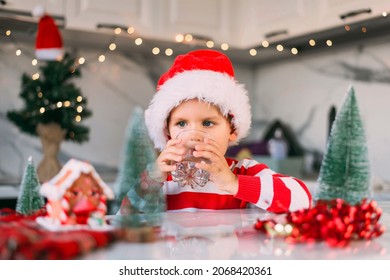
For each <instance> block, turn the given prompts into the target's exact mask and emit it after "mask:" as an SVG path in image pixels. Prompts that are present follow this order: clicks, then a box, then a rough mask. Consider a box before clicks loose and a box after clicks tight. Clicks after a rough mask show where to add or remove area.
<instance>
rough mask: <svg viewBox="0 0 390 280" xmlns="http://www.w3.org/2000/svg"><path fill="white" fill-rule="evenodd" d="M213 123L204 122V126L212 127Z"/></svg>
mask: <svg viewBox="0 0 390 280" xmlns="http://www.w3.org/2000/svg"><path fill="white" fill-rule="evenodd" d="M212 125H213V123H212V122H211V121H204V122H203V126H212Z"/></svg>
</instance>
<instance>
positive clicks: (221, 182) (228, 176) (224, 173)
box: [193, 139, 238, 195]
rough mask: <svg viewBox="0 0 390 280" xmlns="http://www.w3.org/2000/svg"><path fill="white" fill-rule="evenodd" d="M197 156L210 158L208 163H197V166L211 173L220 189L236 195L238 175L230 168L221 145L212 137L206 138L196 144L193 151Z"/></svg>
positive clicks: (212, 178)
mask: <svg viewBox="0 0 390 280" xmlns="http://www.w3.org/2000/svg"><path fill="white" fill-rule="evenodd" d="M193 155H194V156H195V157H203V158H205V159H208V161H209V162H208V163H206V162H201V163H196V165H195V166H196V167H197V168H201V169H203V170H206V171H208V172H209V173H210V176H211V180H212V181H213V182H214V183H215V184H216V185H217V187H218V188H219V189H220V190H223V191H227V192H229V193H231V194H233V195H235V194H236V193H237V191H238V180H237V176H236V175H234V174H233V172H232V171H231V170H230V168H229V165H228V164H227V162H226V159H225V155H224V153H223V152H222V151H221V150H220V148H219V145H218V143H217V142H216V141H214V140H212V139H205V141H204V143H201V144H198V145H196V146H195V151H194V153H193Z"/></svg>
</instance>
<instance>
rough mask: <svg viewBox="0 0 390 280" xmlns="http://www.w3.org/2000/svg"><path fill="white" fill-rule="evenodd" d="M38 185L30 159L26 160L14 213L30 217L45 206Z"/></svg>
mask: <svg viewBox="0 0 390 280" xmlns="http://www.w3.org/2000/svg"><path fill="white" fill-rule="evenodd" d="M39 189H40V184H39V180H38V176H37V172H36V170H35V165H34V162H33V160H32V157H30V158H29V159H28V163H27V166H26V169H25V171H24V174H23V179H22V183H21V185H20V191H19V197H18V200H17V202H16V212H18V213H20V214H24V215H31V214H33V213H34V212H36V211H38V210H39V209H41V208H42V207H43V206H44V205H45V200H44V198H43V197H42V196H41V194H40V193H39Z"/></svg>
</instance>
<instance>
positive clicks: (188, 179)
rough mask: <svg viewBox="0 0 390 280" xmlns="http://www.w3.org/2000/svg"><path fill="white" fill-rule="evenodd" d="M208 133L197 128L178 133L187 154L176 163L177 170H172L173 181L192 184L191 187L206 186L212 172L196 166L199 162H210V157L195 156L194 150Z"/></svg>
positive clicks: (184, 184)
mask: <svg viewBox="0 0 390 280" xmlns="http://www.w3.org/2000/svg"><path fill="white" fill-rule="evenodd" d="M207 137H208V135H207V133H206V132H204V131H202V130H197V129H187V130H183V131H182V132H180V133H179V134H178V135H177V137H176V138H177V139H182V141H181V143H180V144H179V145H180V146H182V147H184V148H185V149H186V153H185V156H184V158H183V160H182V161H181V162H177V163H176V170H175V171H172V172H171V175H172V179H173V181H175V182H177V183H178V184H179V186H180V187H184V186H187V185H189V186H191V188H193V189H194V188H196V187H204V186H205V185H206V184H207V182H208V180H209V178H210V174H209V173H208V172H207V171H205V170H203V169H200V168H196V167H195V164H196V163H198V162H206V163H207V162H208V161H209V160H208V159H205V158H200V157H195V156H194V155H193V152H194V150H195V146H196V145H197V144H199V143H201V142H203V141H204V139H205V138H207Z"/></svg>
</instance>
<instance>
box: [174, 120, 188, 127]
mask: <svg viewBox="0 0 390 280" xmlns="http://www.w3.org/2000/svg"><path fill="white" fill-rule="evenodd" d="M176 125H177V126H179V127H185V126H186V122H185V121H180V122H178V123H177V124H176Z"/></svg>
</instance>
